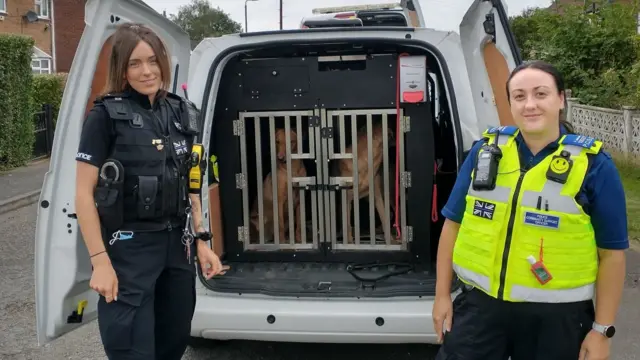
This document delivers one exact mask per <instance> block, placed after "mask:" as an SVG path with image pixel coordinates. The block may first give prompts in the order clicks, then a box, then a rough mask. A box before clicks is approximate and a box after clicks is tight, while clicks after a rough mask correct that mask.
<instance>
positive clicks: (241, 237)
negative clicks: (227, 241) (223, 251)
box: [238, 226, 249, 242]
mask: <svg viewBox="0 0 640 360" xmlns="http://www.w3.org/2000/svg"><path fill="white" fill-rule="evenodd" d="M238 241H241V242H248V241H249V227H248V226H238Z"/></svg>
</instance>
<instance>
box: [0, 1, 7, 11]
mask: <svg viewBox="0 0 640 360" xmlns="http://www.w3.org/2000/svg"><path fill="white" fill-rule="evenodd" d="M6 13H7V0H0V14H6Z"/></svg>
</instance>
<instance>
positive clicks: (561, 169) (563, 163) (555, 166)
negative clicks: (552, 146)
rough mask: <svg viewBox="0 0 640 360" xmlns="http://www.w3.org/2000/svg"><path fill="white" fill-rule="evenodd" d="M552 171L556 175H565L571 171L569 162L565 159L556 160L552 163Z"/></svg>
mask: <svg viewBox="0 0 640 360" xmlns="http://www.w3.org/2000/svg"><path fill="white" fill-rule="evenodd" d="M550 166H551V170H552V171H553V172H554V173H556V174H564V173H565V172H567V170H569V161H567V159H565V158H555V159H553V160H552V161H551V165H550Z"/></svg>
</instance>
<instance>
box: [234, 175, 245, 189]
mask: <svg viewBox="0 0 640 360" xmlns="http://www.w3.org/2000/svg"><path fill="white" fill-rule="evenodd" d="M245 187H247V179H245V176H244V174H242V173H238V174H236V189H244V188H245Z"/></svg>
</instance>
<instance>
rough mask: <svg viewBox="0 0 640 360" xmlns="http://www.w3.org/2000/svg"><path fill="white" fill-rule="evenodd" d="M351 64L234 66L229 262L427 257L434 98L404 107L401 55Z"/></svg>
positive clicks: (226, 214)
mask: <svg viewBox="0 0 640 360" xmlns="http://www.w3.org/2000/svg"><path fill="white" fill-rule="evenodd" d="M346 58H348V57H346V56H341V57H340V59H338V60H336V59H334V57H332V56H329V57H326V56H325V57H323V56H292V57H277V56H264V57H261V58H258V57H253V58H242V59H238V60H237V61H232V62H230V63H229V65H227V67H226V69H225V73H224V75H223V78H222V80H221V85H220V88H224V89H225V91H223V92H220V93H219V97H218V99H217V101H216V103H217V104H219V105H220V106H216V113H215V115H214V119H215V120H214V128H213V130H212V131H213V134H212V136H213V139H215V140H214V141H213V145H212V149H211V151H212V153H214V154H216V156H217V157H218V161H219V172H220V203H221V213H222V223H223V224H224V229H223V231H224V239H225V253H226V256H227V258H229V259H233V261H239V262H242V261H249V262H262V261H275V262H289V261H305V262H323V263H324V262H337V263H344V262H358V263H366V262H371V261H376V262H406V261H423V260H424V261H428V258H429V256H430V255H429V254H430V248H429V244H430V239H431V237H432V236H433V235H432V234H431V221H430V216H429V214H430V211H431V205H432V199H433V197H432V194H433V192H432V187H433V180H434V176H433V163H434V161H435V160H434V132H433V115H432V110H433V109H432V107H431V104H430V102H429V101H428V100H429V99H428V98H427V101H425V102H423V103H402V104H400V106H398V104H397V96H398V93H397V84H396V81H397V80H396V79H397V72H398V65H397V64H398V61H399V60H398V59H399V58H398V56H396V55H393V54H374V55H367V56H356V57H353V58H348V59H346ZM371 89H375V91H372V90H371ZM410 119H411V121H410ZM410 124H411V126H409V125H410ZM276 138H278V140H277V139H276ZM292 141H293V142H294V143H295V144H293V145H292ZM300 164H302V168H303V169H304V171H302V172H300V171H296V169H299V168H300V166H301V165H300ZM429 164H431V165H429ZM356 169H359V170H356ZM276 173H279V174H280V175H279V176H272V175H273V174H276ZM269 178H271V179H272V180H275V181H272V182H271V183H269ZM278 178H279V180H278ZM412 182H413V185H412ZM416 184H418V185H419V186H416ZM352 194H353V196H352ZM273 199H276V200H275V201H272V200H273ZM277 199H284V200H286V201H284V202H282V201H281V204H280V205H278V201H277ZM298 204H299V205H298ZM298 208H299V210H298ZM281 214H282V215H281ZM298 214H299V216H298ZM281 217H283V219H284V221H285V222H284V228H283V229H282V230H281V229H280V228H279V225H278V224H279V222H280V220H281V219H280V218H281ZM298 228H299V229H300V235H299V236H296V231H297V229H298ZM349 233H351V236H349Z"/></svg>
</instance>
